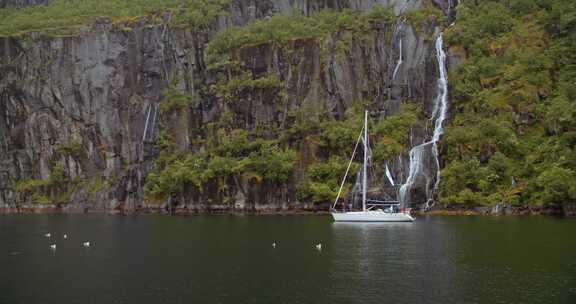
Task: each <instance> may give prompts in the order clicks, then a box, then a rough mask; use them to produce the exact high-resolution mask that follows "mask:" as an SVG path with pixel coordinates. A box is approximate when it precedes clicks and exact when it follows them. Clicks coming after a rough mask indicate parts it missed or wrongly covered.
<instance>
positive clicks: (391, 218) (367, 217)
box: [332, 210, 414, 222]
mask: <svg viewBox="0 0 576 304" xmlns="http://www.w3.org/2000/svg"><path fill="white" fill-rule="evenodd" d="M332 217H333V218H334V221H336V222H412V221H414V218H413V217H412V216H410V214H408V213H403V212H398V213H387V212H383V211H380V210H376V211H372V210H370V211H351V212H332Z"/></svg>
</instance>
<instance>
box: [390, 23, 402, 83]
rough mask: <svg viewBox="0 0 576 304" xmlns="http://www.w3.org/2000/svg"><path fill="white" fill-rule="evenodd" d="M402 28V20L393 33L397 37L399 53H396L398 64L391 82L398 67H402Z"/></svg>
mask: <svg viewBox="0 0 576 304" xmlns="http://www.w3.org/2000/svg"><path fill="white" fill-rule="evenodd" d="M403 26H404V20H402V21H401V22H400V24H399V25H398V27H397V29H396V32H395V33H394V36H396V37H398V46H399V51H398V62H397V63H396V67H395V68H394V73H392V81H394V80H395V79H396V74H398V71H399V70H400V66H401V65H402V63H404V61H403V60H402V27H403Z"/></svg>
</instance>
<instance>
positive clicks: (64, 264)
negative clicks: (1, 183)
mask: <svg viewBox="0 0 576 304" xmlns="http://www.w3.org/2000/svg"><path fill="white" fill-rule="evenodd" d="M47 232H50V233H51V234H52V238H50V239H48V238H46V237H45V236H44V234H45V233H47ZM575 233H576V221H575V220H564V219H554V218H546V217H528V218H521V217H503V218H485V217H422V218H419V219H418V220H417V221H416V222H414V223H398V224H377V223H366V224H361V223H355V224H340V223H332V222H331V220H330V218H329V217H324V216H190V217H169V216H160V215H139V216H110V215H2V216H0V303H2V304H3V303H7V304H8V303H142V304H145V303H576V237H575ZM63 234H68V239H64V238H63ZM84 241H90V242H91V244H92V245H91V247H89V248H85V247H83V246H82V243H83V242H84ZM273 242H276V243H277V246H276V248H273V247H272V243H273ZM317 243H322V251H318V250H316V249H315V244H317ZM50 244H56V245H57V249H56V250H51V249H50Z"/></svg>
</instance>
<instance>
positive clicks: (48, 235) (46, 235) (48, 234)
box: [44, 233, 52, 238]
mask: <svg viewBox="0 0 576 304" xmlns="http://www.w3.org/2000/svg"><path fill="white" fill-rule="evenodd" d="M44 236H45V237H47V238H49V237H51V236H52V235H51V234H50V233H46V234H45V235H44Z"/></svg>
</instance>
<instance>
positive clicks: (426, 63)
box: [0, 0, 438, 211]
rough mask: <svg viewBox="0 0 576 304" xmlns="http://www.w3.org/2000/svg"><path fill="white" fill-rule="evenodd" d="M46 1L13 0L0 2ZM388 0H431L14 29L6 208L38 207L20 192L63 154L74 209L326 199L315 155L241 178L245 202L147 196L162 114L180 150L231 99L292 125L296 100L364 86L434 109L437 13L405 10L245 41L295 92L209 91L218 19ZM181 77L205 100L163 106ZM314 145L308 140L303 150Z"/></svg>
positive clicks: (247, 118)
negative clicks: (62, 33) (353, 33)
mask: <svg viewBox="0 0 576 304" xmlns="http://www.w3.org/2000/svg"><path fill="white" fill-rule="evenodd" d="M38 2H42V1H3V2H0V6H2V5H12V6H18V7H20V6H24V5H27V4H34V3H38ZM377 3H379V4H383V5H386V6H392V5H393V6H394V7H395V9H396V11H397V12H399V11H400V10H407V9H414V8H417V7H418V6H419V5H420V4H421V1H401V0H397V1H392V0H390V1H351V2H348V1H344V2H341V1H338V0H333V1H331V0H328V1H287V0H282V1H261V0H256V1H247V0H238V1H234V2H233V3H232V4H231V5H230V7H229V10H230V12H231V14H230V15H228V16H226V17H221V18H220V19H219V20H217V21H216V22H215V24H214V26H213V30H212V31H210V32H196V31H191V30H189V29H184V28H171V27H170V26H168V25H162V24H160V25H139V26H135V27H134V28H132V29H129V30H127V29H123V30H115V29H113V28H112V27H111V26H110V25H109V24H108V23H106V22H102V23H99V24H95V25H94V26H93V28H91V29H90V30H86V31H84V33H82V34H80V35H78V36H74V37H54V38H43V37H40V36H38V35H35V34H30V35H29V37H27V38H25V39H22V38H21V39H15V38H0V207H4V208H7V207H10V208H15V207H34V206H37V205H36V204H37V203H38V202H37V201H38V200H40V199H41V198H39V197H35V196H34V195H33V194H32V193H30V192H26V191H23V190H22V189H19V190H18V191H17V189H16V188H17V184H18V181H24V180H44V181H46V180H50V176H51V175H54V172H55V170H57V167H58V166H60V167H62V168H63V170H64V173H65V175H66V176H67V177H68V178H69V179H70V180H76V181H80V182H79V183H78V184H76V185H75V186H73V187H72V186H68V187H66V186H64V188H63V189H59V191H56V190H54V191H56V192H59V193H65V195H60V196H58V195H53V196H51V198H54V197H56V196H58V197H59V198H58V201H57V203H58V204H57V206H56V207H58V208H63V209H65V210H85V209H105V210H120V211H130V210H136V209H141V208H162V209H171V210H181V209H185V210H204V209H236V210H277V209H292V208H312V206H310V205H309V204H307V203H306V202H299V201H298V200H297V199H296V196H295V194H294V188H295V184H296V183H297V182H298V176H299V175H300V174H299V173H298V172H299V171H301V170H302V168H298V169H297V170H296V171H297V172H296V173H295V178H294V180H293V181H291V182H290V183H288V184H283V185H276V184H267V183H266V182H264V183H255V182H253V181H250V180H242V181H228V184H229V185H228V187H227V189H228V190H226V191H227V192H226V197H232V198H233V203H229V202H228V203H224V201H225V199H224V197H223V196H222V194H221V193H220V192H218V191H210V189H211V188H210V187H208V190H207V191H202V192H197V191H194V190H193V189H187V190H186V191H184V193H183V194H181V195H180V196H178V197H171V198H168V199H166V200H163V201H160V202H157V201H155V202H152V201H147V200H145V199H144V192H143V185H144V183H145V178H146V176H147V174H148V173H149V172H150V170H151V169H152V168H153V166H154V164H155V159H156V157H157V156H158V150H157V148H156V147H155V143H156V142H157V141H158V138H159V136H160V122H161V121H162V122H164V123H165V125H166V126H167V128H168V132H171V133H172V134H174V135H175V142H176V145H177V146H178V149H180V150H181V151H190V150H192V151H199V150H202V145H201V144H198V143H197V142H196V141H195V139H196V138H197V137H207V136H210V134H209V133H208V131H207V126H208V125H210V124H211V123H214V122H216V121H218V120H219V119H220V118H221V115H222V113H224V112H227V111H228V112H231V113H233V116H234V119H233V121H234V122H233V123H234V124H235V125H236V126H237V127H241V128H245V129H249V130H251V129H254V128H257V127H258V126H260V125H266V126H268V127H271V128H286V127H287V125H288V124H289V123H290V121H289V119H288V117H287V113H288V112H289V111H290V110H297V109H303V110H304V111H307V112H309V113H310V114H312V113H320V112H327V113H329V115H330V116H331V117H332V118H334V119H338V118H340V117H342V116H343V113H344V112H345V111H346V109H347V108H349V107H350V106H351V105H352V103H353V101H355V100H358V99H362V98H371V99H372V98H374V99H375V100H376V101H377V103H378V110H379V112H378V113H379V114H378V115H380V116H385V115H389V114H393V113H396V112H397V111H398V109H399V105H400V102H401V101H402V100H406V99H409V100H411V101H413V102H417V103H419V104H421V105H423V109H424V110H425V112H426V113H427V115H430V114H431V112H432V110H433V109H432V107H433V106H432V101H433V99H434V97H435V92H436V80H437V78H438V69H437V65H436V59H435V57H434V56H435V51H434V42H433V39H431V37H432V36H433V35H434V34H435V33H436V32H437V30H436V29H435V25H434V24H433V23H430V24H428V26H425V27H424V28H423V30H421V31H419V32H417V31H416V30H415V29H414V28H413V27H412V26H411V25H409V24H407V23H404V22H400V21H398V22H394V23H390V24H381V25H378V28H377V29H375V33H374V35H372V36H371V37H370V38H369V39H363V38H360V37H339V36H338V35H332V36H331V37H330V38H329V39H328V41H327V42H326V41H324V42H321V41H319V40H317V39H296V40H294V41H292V42H291V43H290V45H289V48H288V50H286V49H283V48H278V47H276V46H274V45H271V44H261V45H257V46H249V47H244V48H242V49H241V50H240V51H239V59H240V60H241V61H242V62H243V63H244V66H247V67H249V68H248V71H249V72H250V73H252V74H253V75H255V76H265V75H274V76H276V77H278V78H279V79H281V80H282V81H283V83H284V84H285V89H284V90H285V92H284V97H283V98H284V102H283V103H273V102H272V103H271V102H270V100H269V97H270V96H266V95H254V96H250V98H249V99H247V100H246V102H243V103H241V106H234V105H229V104H227V103H226V102H225V101H224V100H222V98H219V97H217V96H214V95H211V94H209V93H206V88H207V87H209V86H210V84H212V83H213V82H214V81H215V79H214V75H213V74H212V72H210V71H209V70H208V68H207V66H206V63H205V48H206V44H207V42H208V41H209V40H210V39H211V37H212V36H213V34H214V32H216V31H217V30H218V29H221V28H223V27H226V26H229V25H243V24H246V23H248V22H250V21H252V20H255V19H259V18H265V17H266V16H270V15H272V14H274V13H276V12H287V11H291V10H292V9H294V8H296V9H299V10H301V11H302V12H303V13H304V14H309V13H311V12H313V11H316V10H319V9H323V8H333V9H343V8H352V9H358V10H367V9H369V8H370V7H372V6H373V5H374V4H377ZM400 40H401V41H402V45H403V48H402V49H403V51H402V58H403V62H402V64H400V65H399V64H398V57H399V56H400V54H399V49H400V48H399V41H400ZM342 41H346V42H347V43H350V44H349V45H350V47H349V48H348V49H347V50H346V51H345V52H340V51H339V50H338V47H337V46H338V44H339V43H341V42H342ZM325 46H327V48H325ZM171 84H176V86H177V88H178V89H179V90H180V91H182V92H186V93H187V94H189V95H192V96H196V97H197V99H198V100H199V102H198V103H196V104H194V105H193V106H191V107H190V108H186V109H184V110H179V111H172V112H167V113H162V112H161V111H160V110H159V108H160V107H159V104H160V101H161V100H162V98H163V92H164V91H165V89H166V88H167V87H169V86H170V85H171ZM424 130H425V123H423V124H422V128H420V129H419V130H416V129H415V130H413V131H412V133H413V139H412V140H413V142H414V144H417V143H418V142H422V140H423V139H424V138H425V137H426V134H425V133H426V132H425V131H424ZM308 150H309V147H302V149H301V151H299V153H301V154H302V155H305V154H306V153H310V152H309V151H308ZM408 163H409V162H408V155H407V154H406V153H403V154H402V155H399V156H398V158H397V159H396V160H394V161H390V162H389V164H390V167H391V170H392V171H393V175H394V177H395V179H396V180H399V181H403V180H405V179H406V177H407V174H408V171H409V168H408ZM19 187H20V188H22V187H24V186H22V185H21V184H20V186H19ZM50 189H52V188H50ZM57 190H58V189H57ZM50 191H52V190H50ZM419 203H422V202H419Z"/></svg>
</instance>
